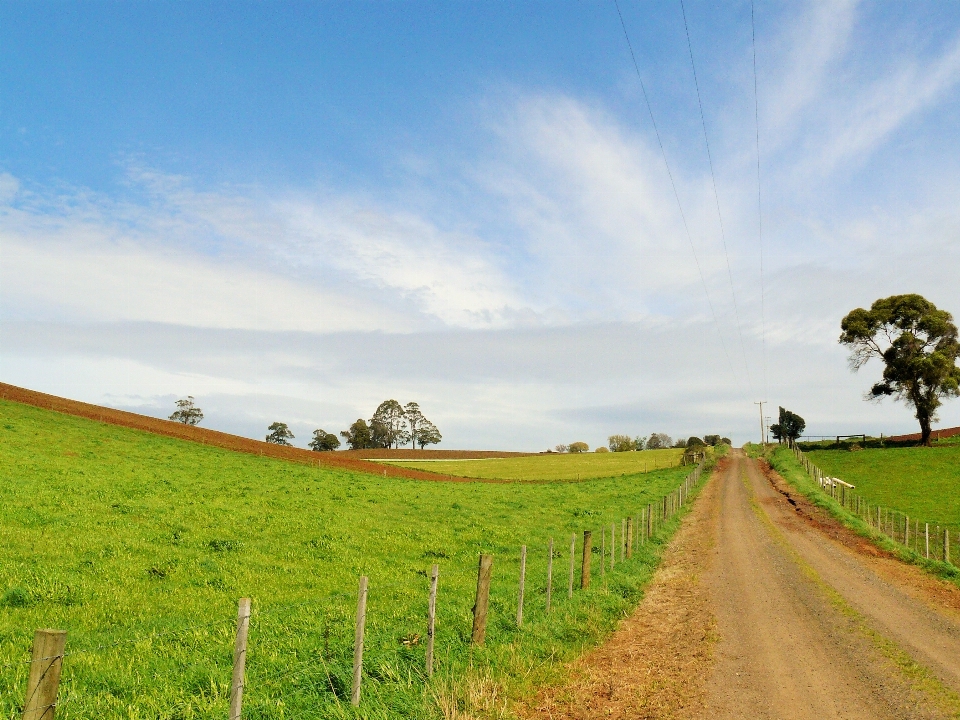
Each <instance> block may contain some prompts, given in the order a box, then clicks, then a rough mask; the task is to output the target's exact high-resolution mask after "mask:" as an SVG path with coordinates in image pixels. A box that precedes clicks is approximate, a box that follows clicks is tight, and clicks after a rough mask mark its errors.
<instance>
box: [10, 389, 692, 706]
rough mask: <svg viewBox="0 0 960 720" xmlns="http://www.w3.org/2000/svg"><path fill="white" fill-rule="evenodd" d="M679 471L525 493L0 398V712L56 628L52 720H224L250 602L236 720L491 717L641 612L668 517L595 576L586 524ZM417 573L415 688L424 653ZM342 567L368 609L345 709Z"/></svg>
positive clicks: (347, 645) (347, 652) (615, 519)
mask: <svg viewBox="0 0 960 720" xmlns="http://www.w3.org/2000/svg"><path fill="white" fill-rule="evenodd" d="M689 471H690V468H689V467H687V468H678V467H673V468H670V469H664V470H659V471H656V472H648V473H645V474H642V473H635V474H629V475H626V476H618V477H613V478H605V479H597V480H591V481H588V482H581V483H554V484H541V485H532V484H520V483H509V484H500V485H497V484H486V483H446V482H422V481H416V480H410V479H406V478H393V477H391V478H382V477H380V476H379V475H368V474H363V473H358V472H351V471H347V470H338V469H331V468H315V467H309V466H305V465H297V464H292V463H289V462H285V461H282V460H275V459H271V458H260V457H257V456H254V455H249V454H243V453H236V452H230V451H227V450H223V449H220V448H214V447H209V446H203V445H199V444H197V443H192V442H185V441H181V440H177V439H174V438H169V437H163V436H159V435H152V434H149V433H146V432H142V431H139V430H134V429H130V428H124V427H119V426H114V425H104V424H101V423H98V422H95V421H92V420H87V419H84V418H79V417H74V416H68V415H62V414H60V413H56V412H51V411H48V410H43V409H39V408H36V407H32V406H27V405H22V404H19V403H12V402H7V401H0V507H2V508H3V512H2V513H0V718H10V719H11V720H12V718H15V717H18V716H19V711H18V708H19V704H20V703H21V702H22V693H23V690H24V688H25V683H26V674H27V670H28V665H27V664H25V662H24V661H25V660H27V659H28V658H29V648H30V643H31V639H32V635H33V630H34V629H35V628H39V627H59V628H62V629H65V630H67V631H68V632H69V636H68V644H67V651H68V653H69V654H68V656H67V657H66V659H65V661H64V676H63V677H64V682H63V684H62V686H61V690H62V693H61V705H60V706H59V707H58V709H57V716H58V717H60V718H65V719H67V720H69V719H71V718H89V717H97V718H107V719H112V718H129V719H139V718H144V719H146V718H169V719H170V720H173V719H174V718H176V719H177V720H186V719H187V718H198V719H199V718H215V717H216V718H222V717H224V716H225V714H226V709H227V705H228V702H229V698H228V695H229V680H230V669H231V664H232V644H233V631H234V623H235V617H236V602H237V599H238V598H239V597H240V596H244V595H248V596H251V597H253V600H254V615H253V619H252V622H251V630H250V647H249V657H248V660H247V680H246V688H245V692H244V716H245V717H247V718H252V719H260V718H287V717H290V718H294V717H296V718H337V717H340V718H354V717H364V718H396V717H408V718H431V719H432V718H441V717H470V716H477V717H501V716H508V715H509V707H510V703H511V701H512V700H513V699H515V698H522V697H524V696H527V695H529V694H530V693H532V692H533V691H534V689H535V687H536V686H537V685H538V684H540V683H543V682H548V681H550V680H551V678H557V677H558V673H561V672H562V671H563V663H565V662H567V661H569V660H572V659H574V658H575V657H577V656H578V655H579V654H580V653H582V652H583V650H584V649H586V648H588V647H591V646H593V645H595V644H596V643H597V642H599V641H601V640H602V639H603V638H604V637H605V636H606V635H607V634H609V633H610V632H612V631H613V630H614V629H615V627H616V625H617V623H618V622H619V620H620V619H621V618H623V617H624V616H625V615H626V614H628V613H629V612H630V611H631V610H632V609H633V608H634V607H635V606H636V605H637V603H638V602H639V601H640V599H641V597H642V595H643V590H644V587H645V585H646V583H647V582H648V581H649V579H650V577H651V575H652V573H653V572H654V570H655V568H656V567H657V565H658V563H659V561H660V555H661V551H662V549H663V546H664V544H665V543H666V542H667V541H668V539H669V537H670V536H671V535H672V533H673V531H674V530H675V528H676V527H677V525H678V523H679V521H680V519H679V517H675V518H673V519H672V520H670V521H669V522H667V523H665V524H664V525H663V527H662V528H661V530H660V533H659V534H658V535H657V536H656V537H654V538H652V539H651V541H650V542H648V543H647V544H645V545H644V546H643V547H642V548H640V550H639V551H638V552H636V553H635V554H634V558H633V559H632V560H630V561H627V562H623V563H621V562H617V564H616V566H615V569H614V570H613V572H611V571H610V569H609V567H607V568H606V569H605V571H604V574H603V576H601V573H600V568H599V567H598V565H599V551H600V546H601V539H600V529H601V527H604V528H605V533H606V534H607V542H608V543H609V528H610V525H611V523H616V527H617V533H618V536H619V532H620V519H621V518H622V517H623V516H624V515H626V514H635V513H637V512H639V510H640V509H641V508H643V507H646V506H647V504H649V503H651V502H656V501H657V500H659V499H660V498H661V497H662V496H663V495H664V494H666V493H667V492H669V491H670V490H672V489H673V488H675V487H676V486H677V485H678V484H679V483H680V482H681V480H682V478H683V477H685V475H686V474H687V473H688V472H689ZM585 529H592V530H593V531H594V552H595V553H597V554H596V555H594V563H593V564H594V569H593V577H594V582H593V584H592V586H591V587H590V588H589V589H588V590H586V591H583V592H581V591H579V590H577V591H576V592H574V595H573V598H572V599H568V598H567V593H566V588H567V584H566V583H567V572H568V568H569V555H568V553H569V543H570V537H571V534H573V533H576V534H577V536H578V537H577V551H578V553H579V551H580V547H581V542H582V531H583V530H585ZM551 537H553V538H554V539H555V542H556V545H555V558H554V593H553V611H552V612H551V613H550V614H547V613H546V612H545V611H544V591H545V585H546V582H545V581H546V559H547V558H546V556H547V550H546V548H547V542H548V540H549V539H550V538H551ZM521 544H526V545H527V546H528V553H529V554H528V564H527V602H526V605H525V612H524V625H523V628H522V629H518V628H517V627H516V620H515V618H516V601H517V577H518V574H519V550H520V545H521ZM608 548H609V545H608ZM481 552H489V553H492V554H493V555H494V579H493V586H492V591H491V601H490V607H491V615H490V619H489V624H488V630H487V644H486V645H485V646H484V647H482V648H476V647H471V646H470V645H469V644H468V643H467V640H468V639H469V632H470V621H471V607H472V605H473V599H474V589H475V582H476V564H477V557H478V555H479V553H481ZM576 561H577V566H578V570H579V556H577V558H576ZM433 563H437V564H439V566H440V589H439V596H438V618H437V648H436V655H437V674H436V675H435V676H434V678H433V679H432V680H431V679H427V678H426V677H424V672H423V653H424V638H425V634H426V633H425V627H424V626H425V623H424V615H425V612H426V601H427V592H428V587H429V579H428V574H429V570H430V566H431V565H432V564H433ZM361 574H365V575H368V576H369V577H370V599H369V604H368V611H367V612H368V616H367V635H366V651H365V658H364V685H363V699H362V703H361V706H360V708H359V709H354V708H352V707H351V706H350V705H349V702H348V698H349V689H350V674H351V660H352V646H353V615H354V613H355V609H356V605H355V603H356V592H357V580H358V577H359V576H360V575H361ZM577 581H579V573H577Z"/></svg>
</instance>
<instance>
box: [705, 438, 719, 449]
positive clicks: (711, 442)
mask: <svg viewBox="0 0 960 720" xmlns="http://www.w3.org/2000/svg"><path fill="white" fill-rule="evenodd" d="M703 442H704V443H706V444H707V445H710V446H711V447H714V446H716V445H719V444H720V436H719V435H704V436H703Z"/></svg>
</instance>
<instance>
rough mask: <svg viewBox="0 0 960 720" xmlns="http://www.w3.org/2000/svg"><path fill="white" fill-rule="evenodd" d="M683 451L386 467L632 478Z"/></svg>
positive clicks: (510, 476)
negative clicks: (626, 476) (629, 476)
mask: <svg viewBox="0 0 960 720" xmlns="http://www.w3.org/2000/svg"><path fill="white" fill-rule="evenodd" d="M682 456H683V450H682V449H676V448H670V449H665V450H643V451H642V452H621V453H612V452H608V453H589V452H588V453H555V454H547V455H533V456H529V457H515V458H491V459H482V460H427V461H422V460H420V461H418V460H388V461H381V462H384V463H385V464H387V463H388V464H390V465H398V466H400V467H405V468H411V469H414V470H424V471H427V472H436V473H443V474H445V475H455V476H459V477H468V478H478V479H480V478H482V479H489V480H519V481H531V480H548V481H550V480H566V481H573V480H588V479H594V478H604V477H615V476H617V475H635V474H637V473H646V472H653V471H655V470H658V469H664V468H669V467H675V466H677V465H679V463H680V459H681V457H682Z"/></svg>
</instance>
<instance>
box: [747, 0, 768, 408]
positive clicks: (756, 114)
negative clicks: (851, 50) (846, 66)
mask: <svg viewBox="0 0 960 720" xmlns="http://www.w3.org/2000/svg"><path fill="white" fill-rule="evenodd" d="M753 15H754V12H753V0H750V37H751V40H752V41H753V119H754V122H755V123H756V128H757V237H758V239H759V242H760V337H761V342H762V344H763V395H764V397H766V395H767V313H766V307H765V291H764V283H763V205H762V204H761V202H760V101H759V100H758V93H757V24H756V22H755V21H754V17H753Z"/></svg>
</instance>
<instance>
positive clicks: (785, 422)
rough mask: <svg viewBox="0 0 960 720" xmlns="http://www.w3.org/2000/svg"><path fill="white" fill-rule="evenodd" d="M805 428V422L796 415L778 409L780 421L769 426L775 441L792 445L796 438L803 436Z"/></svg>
mask: <svg viewBox="0 0 960 720" xmlns="http://www.w3.org/2000/svg"><path fill="white" fill-rule="evenodd" d="M806 427H807V421H806V420H804V419H803V418H802V417H800V416H799V415H797V414H796V413H792V412H790V411H789V410H785V409H783V408H780V419H779V422H777V423H775V424H774V425H771V426H770V431H771V432H772V433H773V437H774V438H776V439H777V440H779V441H781V442H783V441H784V440H786V441H788V443H792V442H793V441H794V440H796V439H797V438H798V437H800V436H801V435H803V431H804V429H805V428H806Z"/></svg>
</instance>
